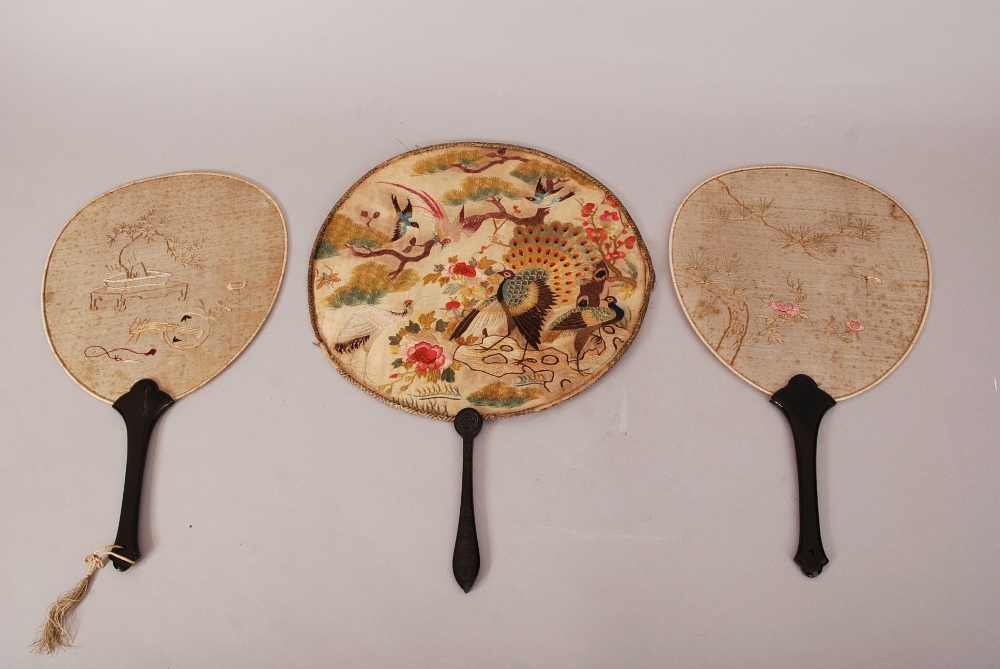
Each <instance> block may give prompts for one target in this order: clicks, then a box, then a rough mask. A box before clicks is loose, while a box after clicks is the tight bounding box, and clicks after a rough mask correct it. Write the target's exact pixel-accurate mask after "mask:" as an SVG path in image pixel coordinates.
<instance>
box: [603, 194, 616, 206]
mask: <svg viewBox="0 0 1000 669" xmlns="http://www.w3.org/2000/svg"><path fill="white" fill-rule="evenodd" d="M604 201H605V202H607V203H608V204H610V205H611V206H612V207H617V206H618V200H616V199H615V198H614V197H613V196H611V195H605V196H604Z"/></svg>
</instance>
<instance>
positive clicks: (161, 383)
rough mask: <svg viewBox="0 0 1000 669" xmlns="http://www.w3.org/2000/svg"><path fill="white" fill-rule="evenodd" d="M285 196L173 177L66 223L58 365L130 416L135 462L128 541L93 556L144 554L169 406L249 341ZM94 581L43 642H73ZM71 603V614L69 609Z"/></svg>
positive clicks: (61, 610) (268, 299)
mask: <svg viewBox="0 0 1000 669" xmlns="http://www.w3.org/2000/svg"><path fill="white" fill-rule="evenodd" d="M285 249H286V235H285V223H284V219H283V218H282V216H281V212H280V211H279V209H278V206H277V204H275V202H274V200H273V199H271V197H270V196H269V195H268V194H267V193H265V192H264V191H263V190H261V189H260V188H258V187H257V186H254V185H253V184H251V183H249V182H247V181H244V180H243V179H237V178H235V177H231V176H227V175H224V174H207V173H190V174H171V175H167V176H161V177H155V178H152V179H146V180H143V181H136V182H134V183H130V184H127V185H125V186H121V187H119V188H116V189H114V190H112V191H109V192H107V193H105V194H104V195H101V196H100V197H98V198H97V199H95V200H93V201H92V202H90V204H88V205H87V206H86V207H84V208H83V209H81V210H80V212H79V213H77V214H76V216H74V217H73V219H72V220H70V222H69V223H67V224H66V227H65V228H63V230H62V232H61V233H60V234H59V237H58V238H57V239H56V242H55V245H54V246H53V247H52V251H51V253H50V254H49V260H48V265H47V266H46V268H45V283H44V287H43V293H42V311H43V314H44V318H45V330H46V334H47V335H48V338H49V343H50V344H51V346H52V351H53V352H54V353H55V355H56V358H58V360H59V362H60V364H61V365H62V366H63V368H64V369H65V370H66V371H67V373H69V375H70V376H71V377H73V380H74V381H76V382H77V383H78V384H80V386H81V387H83V389H84V390H86V391H87V392H89V393H90V394H91V395H94V396H95V397H97V398H98V399H101V400H104V401H105V402H108V403H111V404H112V407H113V408H114V409H115V410H116V411H118V413H120V414H121V416H122V418H123V419H124V420H125V425H126V429H127V433H128V457H127V463H126V468H125V488H124V495H123V498H122V508H121V517H120V520H119V525H118V535H117V537H116V538H115V542H114V545H113V546H109V547H107V548H106V549H105V550H104V551H102V552H99V553H96V554H94V555H92V556H90V557H88V561H89V562H90V564H91V568H90V573H89V574H88V578H89V576H90V575H91V574H93V572H94V570H95V569H97V568H98V567H103V566H104V561H103V558H104V557H105V556H110V559H111V561H112V562H113V563H114V565H115V568H116V569H117V570H119V571H125V570H127V569H128V568H129V567H130V566H131V565H132V564H134V563H135V562H136V561H137V560H138V559H139V555H140V552H139V543H138V531H139V499H140V495H141V492H142V477H143V469H144V467H145V461H146V451H147V449H148V445H149V438H150V435H151V433H152V430H153V426H154V424H155V423H156V421H157V419H158V418H159V417H160V416H161V415H162V414H163V412H164V411H165V410H166V409H167V408H168V407H169V406H170V405H171V404H173V402H174V400H176V399H179V398H181V397H183V396H185V395H187V394H188V393H190V392H192V391H194V390H197V389H198V388H200V387H201V386H202V385H203V384H205V383H206V382H208V381H209V380H210V379H211V378H213V377H214V376H215V375H216V374H218V373H219V372H221V371H222V370H223V369H224V368H225V367H226V366H227V365H228V364H229V363H231V362H232V361H233V360H234V359H235V358H236V356H238V355H239V354H240V352H241V351H243V349H244V348H246V347H247V345H248V344H249V343H250V340H251V339H253V337H254V335H255V334H256V333H257V331H258V330H259V329H260V327H261V325H262V324H263V322H264V319H265V318H266V317H267V314H268V313H269V312H270V310H271V306H272V305H273V304H274V300H275V298H276V297H277V294H278V287H279V285H280V284H281V278H282V275H283V273H284V269H285ZM88 578H85V579H84V580H83V581H81V584H80V586H78V589H77V590H78V591H71V592H70V593H67V595H74V594H75V596H72V597H69V598H68V599H64V598H61V599H60V601H59V602H57V603H56V605H54V607H53V610H52V611H50V615H49V628H48V629H47V630H46V636H45V637H43V639H41V640H40V641H41V644H40V646H37V647H38V648H40V649H42V650H45V651H48V652H52V651H53V650H55V649H56V648H57V647H58V646H59V645H68V641H69V635H68V634H67V633H66V631H65V628H64V627H63V625H62V618H63V617H64V616H65V613H66V612H68V610H70V609H72V606H75V603H76V602H78V601H79V598H80V597H82V596H83V593H84V592H85V591H86V585H87V581H88ZM67 606H68V608H66V607H67Z"/></svg>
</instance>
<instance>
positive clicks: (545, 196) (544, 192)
mask: <svg viewBox="0 0 1000 669" xmlns="http://www.w3.org/2000/svg"><path fill="white" fill-rule="evenodd" d="M562 189H563V187H562V186H560V187H559V188H556V186H555V182H554V181H553V180H552V179H546V180H545V183H544V184H543V183H542V180H541V179H539V180H538V184H537V185H535V194H534V195H533V196H532V197H526V198H524V199H525V200H528V201H529V202H531V203H532V204H534V205H537V206H539V207H546V208H548V207H551V206H552V205H554V204H559V203H560V202H562V201H563V200H568V199H569V198H571V197H573V196H574V195H575V194H576V193H575V191H570V192H568V193H566V194H565V195H557V193H558V192H559V191H561V190H562Z"/></svg>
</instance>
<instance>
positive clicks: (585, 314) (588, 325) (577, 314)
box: [548, 295, 625, 371]
mask: <svg viewBox="0 0 1000 669" xmlns="http://www.w3.org/2000/svg"><path fill="white" fill-rule="evenodd" d="M604 301H605V302H607V303H608V306H606V307H601V306H598V307H577V308H576V309H570V310H569V311H567V312H566V313H564V314H560V315H559V316H558V317H557V318H556V319H555V320H554V321H552V324H551V325H549V327H548V329H549V331H552V332H553V333H556V336H557V337H558V336H559V335H561V334H564V333H566V334H568V333H569V332H574V331H575V332H576V336H575V337H574V338H573V351H574V352H575V353H576V371H580V359H581V358H583V348H584V347H585V346H586V345H587V341H588V340H589V339H590V338H591V337H592V336H593V335H594V334H595V333H596V332H597V331H598V330H600V329H601V328H602V327H604V326H605V325H614V324H615V323H617V322H618V321H620V320H621V319H623V318H625V311H624V310H623V309H622V308H621V307H619V306H618V300H616V299H615V297H614V296H613V295H608V296H607V297H605V298H604Z"/></svg>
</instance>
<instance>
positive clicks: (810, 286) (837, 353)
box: [670, 167, 931, 576]
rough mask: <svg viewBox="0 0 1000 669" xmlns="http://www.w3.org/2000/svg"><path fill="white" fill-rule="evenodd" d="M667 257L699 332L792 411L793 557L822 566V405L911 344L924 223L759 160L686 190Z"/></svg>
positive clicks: (809, 567) (863, 195) (870, 190)
mask: <svg viewBox="0 0 1000 669" xmlns="http://www.w3.org/2000/svg"><path fill="white" fill-rule="evenodd" d="M670 269H671V272H672V274H673V279H674V286H675V287H676V289H677V295H678V297H679V298H680V301H681V305H682V306H683V308H684V311H685V313H686V314H687V317H688V320H689V321H690V322H691V325H693V326H694V329H695V330H696V331H697V332H698V335H699V336H700V337H701V340H702V341H703V342H705V344H706V345H707V346H708V347H709V348H710V349H711V350H712V352H713V353H715V355H716V357H718V358H719V360H721V361H722V362H723V363H725V365H726V366H728V367H729V368H730V369H731V370H733V371H734V372H736V373H737V374H738V375H739V376H740V377H742V378H743V379H744V380H746V381H747V382H749V383H750V384H751V385H753V386H754V387H755V388H758V389H760V390H763V391H764V392H766V393H769V394H771V395H772V397H771V402H772V403H773V404H775V405H776V406H778V408H780V409H781V410H782V411H783V412H784V414H785V416H786V418H787V419H788V421H789V424H790V425H791V428H792V434H793V437H794V442H795V455H796V462H797V469H798V479H799V524H800V527H799V546H798V550H797V552H796V554H795V558H794V559H795V562H796V563H798V565H799V566H800V567H801V568H802V571H803V573H805V574H806V576H817V575H819V573H820V572H821V571H822V569H823V567H824V565H826V564H827V563H828V562H829V560H828V559H827V556H826V553H825V552H824V551H823V544H822V541H821V539H820V530H819V507H818V496H817V491H816V441H817V435H818V432H819V423H820V419H821V418H822V417H823V414H825V413H826V411H827V410H828V409H830V408H831V407H832V406H833V405H834V404H835V403H836V401H837V400H842V399H846V398H848V397H853V396H854V395H857V394H858V393H860V392H862V391H864V390H867V389H868V388H871V387H872V386H874V385H875V384H876V383H878V382H879V381H881V380H882V379H883V378H885V377H886V375H888V374H889V372H891V371H892V370H894V369H895V368H896V366H897V365H899V363H900V362H901V361H902V360H903V358H904V357H905V356H906V354H907V353H909V351H910V349H911V348H912V347H913V345H914V343H915V341H916V339H917V335H918V334H919V333H920V329H921V327H922V326H923V323H924V318H925V317H926V315H927V307H928V303H929V300H930V288H931V270H930V261H929V259H928V257H927V249H926V247H925V246H924V240H923V237H922V236H921V234H920V231H919V230H918V229H917V226H916V224H915V223H914V222H913V219H912V218H910V215H909V214H907V213H906V211H905V210H904V209H903V208H902V207H901V206H900V205H899V204H897V203H896V202H895V201H894V200H893V199H892V198H890V197H889V196H888V195H886V194H885V193H883V192H882V191H880V190H878V189H876V188H874V187H872V186H869V185H868V184H865V183H863V182H861V181H858V180H856V179H852V178H850V177H846V176H843V175H840V174H834V173H832V172H825V171H822V170H815V169H805V168H796V167H754V168H747V169H740V170H735V171H732V172H726V173H724V174H720V175H719V176H716V177H713V178H711V179H709V180H708V181H706V182H704V183H703V184H701V185H700V186H698V187H697V188H696V189H694V191H692V192H691V194H690V195H688V196H687V198H685V200H684V202H683V203H682V204H681V206H680V208H679V209H678V211H677V215H676V216H675V217H674V224H673V230H672V232H671V235H670Z"/></svg>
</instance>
